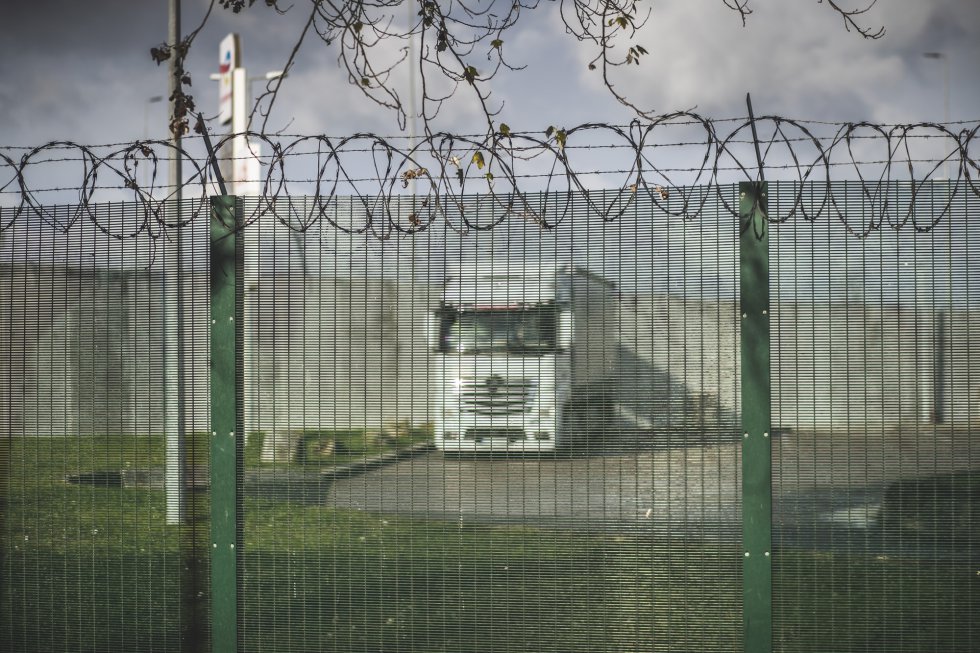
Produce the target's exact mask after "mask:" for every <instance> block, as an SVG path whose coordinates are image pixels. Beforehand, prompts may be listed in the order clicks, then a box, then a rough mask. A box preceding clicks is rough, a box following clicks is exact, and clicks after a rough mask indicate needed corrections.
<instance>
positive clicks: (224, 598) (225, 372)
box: [209, 195, 244, 653]
mask: <svg viewBox="0 0 980 653" xmlns="http://www.w3.org/2000/svg"><path fill="white" fill-rule="evenodd" d="M236 200H237V198H236V197H235V196H230V195H223V196H220V197H212V198H211V266H210V269H211V323H210V325H209V326H210V331H211V650H212V652H213V653H234V652H235V651H237V650H238V617H239V605H238V587H239V564H238V562H239V558H240V555H241V540H240V537H239V529H238V525H239V524H240V523H241V496H240V492H239V488H240V487H241V476H242V446H243V445H242V438H241V434H242V432H243V430H244V428H243V424H242V411H241V406H242V398H243V396H242V395H243V393H242V381H243V370H242V362H241V361H242V357H241V351H242V348H241V343H242V326H243V320H242V302H241V301H239V299H240V297H241V296H242V267H243V266H242V259H243V252H242V246H241V245H242V241H241V238H239V237H238V231H239V229H240V227H241V220H240V218H239V212H238V211H237V208H236Z"/></svg>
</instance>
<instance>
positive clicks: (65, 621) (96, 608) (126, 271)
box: [0, 204, 209, 651]
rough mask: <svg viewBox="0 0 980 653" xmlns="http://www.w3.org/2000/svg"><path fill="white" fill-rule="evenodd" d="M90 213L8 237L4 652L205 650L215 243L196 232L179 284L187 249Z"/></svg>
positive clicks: (59, 213) (108, 215)
mask: <svg viewBox="0 0 980 653" xmlns="http://www.w3.org/2000/svg"><path fill="white" fill-rule="evenodd" d="M168 208H169V209H170V210H171V211H172V212H173V215H174V216H178V215H179V214H178V211H177V206H170V207H168ZM89 209H90V210H91V218H92V221H90V220H88V216H87V215H85V214H84V212H83V211H82V210H81V209H77V208H76V209H73V208H72V207H50V208H48V209H45V212H44V217H45V219H44V220H41V219H40V218H38V217H37V216H32V217H31V218H28V217H27V215H26V213H25V215H24V216H22V217H21V219H19V220H18V221H16V222H15V223H13V225H12V226H11V227H10V228H9V229H8V230H6V231H5V232H4V233H3V234H2V241H0V242H2V244H0V334H2V337H0V379H2V382H0V388H2V389H0V393H2V397H0V415H2V418H0V451H2V460H0V463H2V464H0V498H2V521H0V537H2V539H0V549H2V556H0V577H2V579H3V582H2V584H0V606H2V607H0V633H2V634H0V640H2V641H3V643H4V646H3V648H4V649H5V650H11V651H107V650H118V651H179V650H201V649H202V648H204V647H205V646H206V639H207V632H208V628H209V618H208V611H207V608H208V604H207V600H208V583H207V562H208V560H207V556H208V549H207V526H208V506H207V493H206V489H207V464H208V460H207V455H206V445H207V440H206V438H199V437H196V435H197V434H198V433H199V432H201V433H203V432H206V430H207V420H206V415H207V396H208V395H207V391H206V385H205V386H203V387H202V386H201V384H200V382H201V381H203V382H204V383H205V384H206V379H207V368H206V365H207V344H206V343H207V326H206V324H205V323H204V322H203V319H204V318H205V317H206V315H207V268H206V261H207V258H206V257H207V249H206V247H207V240H206V233H205V234H201V235H203V236H204V238H200V237H193V236H192V233H198V232H194V231H192V230H190V229H188V230H186V231H187V233H186V234H185V237H184V239H183V240H184V251H183V252H182V260H181V262H180V263H181V264H182V267H183V273H182V274H181V275H178V260H177V251H176V244H175V241H172V240H168V239H167V238H165V237H162V234H158V236H160V237H158V238H152V237H151V235H150V234H149V233H148V232H146V231H144V232H142V233H140V234H139V235H138V236H135V237H129V238H123V239H118V238H116V237H114V236H113V235H114V234H116V235H119V234H134V233H138V232H139V226H140V225H141V223H142V219H143V215H142V212H141V210H140V207H138V206H137V205H134V204H127V205H99V206H92V207H89ZM181 210H182V211H183V212H185V213H187V214H190V213H192V212H193V211H194V210H195V207H194V206H193V205H191V204H187V205H184V206H182V207H181ZM178 219H180V218H179V217H178V218H177V219H175V220H173V221H174V222H176V221H177V220H178ZM96 222H97V223H98V225H99V226H101V227H102V228H103V229H105V230H106V231H107V232H108V233H106V232H104V231H103V230H102V229H100V228H99V227H97V226H96V224H95V223H96ZM179 276H181V277H183V279H184V282H183V283H184V287H183V288H182V289H181V294H182V295H183V297H182V299H183V300H184V301H185V310H184V315H183V318H184V321H183V325H182V327H183V336H184V340H185V342H186V344H187V347H186V352H185V353H186V357H185V372H186V375H185V376H186V379H187V382H188V385H187V388H186V399H187V401H186V402H185V403H186V407H185V413H184V415H185V417H186V419H185V420H178V415H179V413H178V409H179V406H178V405H177V399H178V391H179V388H178V385H177V369H178V355H177V342H178V334H179V333H180V331H179V329H178V318H179V317H180V316H179V315H178V312H177V310H176V306H177V299H178V296H177V295H178V293H177V290H178V288H177V281H178V278H179ZM202 390H203V391H202ZM195 409H197V410H196V412H195ZM182 432H183V433H182ZM181 436H183V437H181ZM178 445H179V446H180V447H181V448H182V449H183V451H184V453H185V455H186V459H187V467H186V469H185V472H186V473H182V474H180V475H179V476H181V477H183V479H184V481H185V483H186V485H187V490H186V491H185V492H180V491H179V486H178V481H179V477H178V475H177V473H176V472H177V470H176V469H175V468H174V462H175V461H176V460H178V459H179V457H178V455H177V451H176V450H175V449H176V448H177V447H178ZM171 522H177V523H171Z"/></svg>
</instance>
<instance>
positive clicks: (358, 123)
mask: <svg viewBox="0 0 980 653" xmlns="http://www.w3.org/2000/svg"><path fill="white" fill-rule="evenodd" d="M844 1H845V4H846V3H847V0H844ZM207 4H208V3H207V0H184V2H183V25H184V30H185V32H186V31H188V30H190V29H191V28H192V27H193V26H196V25H197V24H198V23H199V22H200V20H201V17H202V16H203V13H204V10H205V8H206V6H207ZM4 5H5V6H4V9H3V10H2V16H3V18H2V23H0V24H2V30H0V31H2V33H3V38H2V39H0V146H9V145H37V144H40V143H44V142H47V141H50V140H55V139H67V140H72V141H76V142H81V143H87V144H96V143H115V142H125V141H130V140H134V139H138V138H142V137H144V136H149V137H163V136H164V135H165V124H166V115H165V107H164V104H163V103H157V104H148V102H147V100H148V98H151V97H153V96H157V95H165V94H166V74H165V73H166V71H165V67H158V66H157V65H156V64H154V63H153V62H152V61H151V59H150V57H149V48H150V47H152V46H154V45H156V44H158V43H160V42H162V41H164V40H165V38H166V30H167V0H142V1H140V2H132V1H131V0H95V1H93V2H77V1H76V0H36V1H34V2H9V3H4ZM293 5H294V7H293V9H292V10H291V11H290V12H288V13H287V15H286V16H278V15H275V14H274V12H272V11H271V10H269V9H268V8H266V7H265V6H264V3H263V2H257V3H256V4H255V6H254V7H252V8H251V9H250V10H248V11H245V12H242V13H241V14H238V15H235V14H232V13H231V12H229V11H224V10H221V9H220V8H218V9H216V10H215V14H214V15H213V16H212V19H211V20H210V22H209V23H208V26H207V27H206V28H205V30H204V31H203V32H202V33H201V35H200V36H199V37H198V39H197V41H196V42H195V45H194V51H193V54H192V57H191V61H190V69H191V72H192V76H193V92H194V94H195V96H196V98H197V100H198V103H199V105H200V108H201V109H203V110H204V112H205V114H212V115H213V114H214V113H215V112H216V103H217V88H216V86H217V85H216V84H215V83H214V82H211V81H209V80H208V74H209V73H211V72H214V71H216V69H217V50H218V42H219V41H220V39H221V37H223V36H224V35H225V34H226V33H228V32H231V31H234V32H237V33H239V34H240V35H241V39H242V44H243V51H244V63H245V65H246V66H247V67H248V68H249V72H250V74H251V75H259V74H262V73H264V72H265V71H268V70H275V69H278V68H281V67H282V66H283V64H284V63H285V61H286V57H287V56H288V53H289V50H290V47H291V45H292V44H293V43H294V41H295V40H296V36H297V35H298V30H299V27H300V24H301V22H302V19H303V17H304V16H303V12H304V11H305V2H304V0H295V1H294V2H293ZM649 6H650V7H651V9H652V14H651V19H650V21H649V23H648V25H647V26H646V27H645V28H644V30H643V32H642V34H641V35H640V37H639V38H638V42H639V43H641V44H643V45H644V46H645V47H646V48H647V50H649V52H650V55H649V56H648V58H647V59H646V60H645V61H644V64H643V65H641V66H639V67H637V66H633V67H630V70H629V73H628V76H627V77H623V78H621V79H620V80H619V84H620V88H621V89H628V90H629V96H630V98H631V99H633V100H634V101H635V102H636V103H637V104H640V105H643V106H646V107H652V108H654V109H656V110H657V111H658V112H667V111H673V110H678V109H687V108H691V107H697V111H698V112H699V113H702V114H704V115H706V116H708V117H712V118H727V117H735V116H742V115H745V108H744V96H745V92H747V91H750V92H751V93H752V97H753V102H754V105H755V109H756V113H757V114H765V113H774V114H782V115H786V116H791V117H796V118H803V119H813V120H827V121H847V120H853V121H857V120H870V121H884V122H915V121H923V120H935V121H940V120H942V118H943V101H942V88H943V84H942V62H940V61H936V60H932V59H926V58H924V57H923V56H922V53H923V52H927V51H940V52H943V53H945V54H946V55H947V56H948V58H949V66H950V80H951V118H952V119H953V120H972V119H975V118H978V117H980V116H978V115H977V114H978V111H977V109H976V107H978V106H980V75H978V73H977V68H976V62H978V61H980V40H978V39H977V38H976V35H977V34H980V4H978V3H977V2H976V0H932V1H930V2H921V0H879V2H878V4H877V5H876V6H875V8H874V9H873V10H872V11H871V12H869V13H868V14H866V15H865V16H864V17H862V20H863V22H864V24H865V25H868V26H869V27H877V26H879V25H882V26H884V27H885V28H886V30H887V34H886V36H885V37H884V38H883V39H881V40H878V41H868V40H864V39H862V38H860V37H859V36H857V35H856V34H854V33H848V32H847V31H845V29H844V26H843V24H842V22H841V20H840V18H839V17H838V16H837V15H836V14H835V13H834V12H832V11H831V10H830V9H829V8H828V7H827V6H826V5H822V4H819V3H818V2H816V1H815V0H754V1H753V2H752V3H751V6H752V7H753V8H754V9H755V13H753V14H752V15H751V16H749V19H748V24H747V26H746V27H742V25H741V21H740V19H739V17H738V15H737V14H736V13H734V12H732V11H730V10H728V9H726V8H725V6H724V5H723V4H722V2H721V0H659V1H658V2H655V3H652V5H649ZM506 48H507V50H506V54H507V57H508V59H509V60H510V61H512V62H514V63H517V64H527V66H528V68H527V70H524V71H522V72H517V73H508V74H506V75H502V76H501V77H500V78H499V79H498V80H497V82H498V83H497V86H496V87H495V95H494V98H495V99H497V100H501V101H503V102H504V103H505V108H504V112H503V114H502V115H501V120H502V121H504V122H507V123H508V124H510V125H511V127H512V128H513V129H515V130H535V131H536V130H540V129H543V128H544V127H545V126H547V125H549V124H563V125H572V124H576V123H580V122H585V121H593V120H595V121H611V122H625V121H626V120H627V119H628V118H629V117H630V116H629V114H628V113H626V112H624V111H623V110H622V109H621V108H620V107H619V106H618V105H617V104H616V103H615V102H614V101H612V100H611V99H610V98H609V97H608V95H607V94H606V93H605V92H604V90H603V89H602V88H601V86H600V84H599V78H598V77H597V74H596V73H595V72H590V71H589V70H588V69H587V62H588V59H589V57H590V52H589V51H588V50H586V49H585V48H584V47H583V46H582V45H581V44H579V43H578V42H576V41H575V40H574V39H573V38H572V37H570V36H568V35H566V34H565V33H564V30H563V29H562V26H561V24H560V21H559V18H558V14H557V7H556V5H555V4H554V3H549V2H543V3H542V4H541V6H540V8H539V9H537V10H536V11H534V12H529V13H528V14H527V20H526V22H525V23H524V24H523V25H522V26H521V28H520V29H518V30H516V31H514V32H513V33H511V34H509V35H508V36H507V42H506ZM440 126H441V127H444V128H445V129H449V130H454V131H465V132H472V131H479V126H480V123H479V122H478V121H477V118H476V115H475V113H474V112H473V111H472V105H471V104H470V103H469V102H467V101H465V100H464V101H460V102H458V103H457V104H456V105H454V106H452V107H451V108H450V109H449V110H447V111H446V112H445V113H444V115H443V121H442V123H440ZM270 127H272V128H274V129H281V128H286V130H287V131H288V132H289V133H294V134H319V133H326V134H330V135H342V134H347V133H351V132H353V131H371V132H376V133H380V134H386V135H391V134H397V133H399V132H398V128H397V124H396V122H395V119H394V115H393V114H390V113H386V112H383V111H379V110H377V109H376V108H375V107H373V106H372V105H370V104H369V103H367V102H366V101H365V100H363V99H362V97H361V96H360V94H359V93H357V92H356V91H355V90H353V89H351V88H350V87H349V86H348V85H347V81H346V76H345V73H343V72H342V71H341V70H340V69H339V68H338V66H337V61H336V53H335V52H334V51H331V50H329V49H327V48H325V47H324V46H323V45H322V43H320V42H319V41H317V40H315V39H314V40H311V41H310V42H309V43H308V45H307V46H306V48H305V49H304V51H303V52H302V54H301V57H300V59H299V61H298V64H297V67H296V69H295V71H294V73H293V75H292V79H290V80H288V81H287V83H286V85H285V88H284V92H283V95H282V98H281V99H280V101H279V104H278V106H277V108H276V112H275V113H274V115H273V117H272V121H271V123H270ZM214 130H215V131H219V130H220V128H218V127H216V126H215V127H214Z"/></svg>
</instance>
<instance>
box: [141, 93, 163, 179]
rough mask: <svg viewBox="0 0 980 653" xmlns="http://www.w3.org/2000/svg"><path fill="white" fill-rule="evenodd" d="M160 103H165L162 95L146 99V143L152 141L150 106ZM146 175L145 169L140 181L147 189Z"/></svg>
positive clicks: (144, 111)
mask: <svg viewBox="0 0 980 653" xmlns="http://www.w3.org/2000/svg"><path fill="white" fill-rule="evenodd" d="M158 102H163V96H162V95H154V96H152V97H148V98H146V102H145V103H143V140H144V141H148V140H150V105H151V104H156V103H158ZM146 174H147V170H146V169H145V168H144V170H143V174H142V175H140V177H141V179H140V180H139V181H140V185H141V186H142V187H143V188H146V186H147V183H146V182H147V179H146Z"/></svg>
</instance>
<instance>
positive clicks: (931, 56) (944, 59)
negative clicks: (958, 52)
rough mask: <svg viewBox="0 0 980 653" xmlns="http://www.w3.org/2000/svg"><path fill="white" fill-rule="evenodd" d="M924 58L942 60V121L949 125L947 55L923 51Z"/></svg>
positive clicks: (946, 163)
mask: <svg viewBox="0 0 980 653" xmlns="http://www.w3.org/2000/svg"><path fill="white" fill-rule="evenodd" d="M922 56H923V57H925V58H926V59H938V60H940V61H942V62H943V122H944V123H945V124H946V125H949V57H948V56H947V55H946V53H945V52H923V53H922ZM943 175H944V176H945V177H946V179H949V158H948V157H947V158H946V159H945V160H943Z"/></svg>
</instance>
